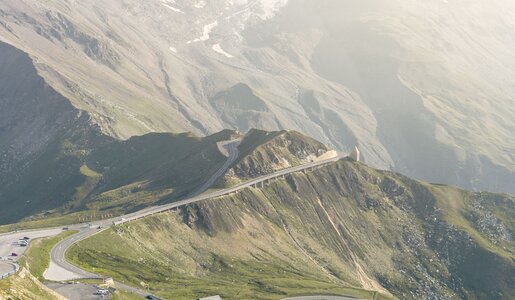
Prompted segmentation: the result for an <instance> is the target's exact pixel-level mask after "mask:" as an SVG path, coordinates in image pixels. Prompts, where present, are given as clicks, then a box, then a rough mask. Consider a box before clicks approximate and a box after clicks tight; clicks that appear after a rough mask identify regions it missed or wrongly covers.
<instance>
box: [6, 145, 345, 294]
mask: <svg viewBox="0 0 515 300" xmlns="http://www.w3.org/2000/svg"><path fill="white" fill-rule="evenodd" d="M239 142H240V141H239V140H235V141H230V142H227V143H225V144H223V145H222V146H223V147H225V149H226V150H227V152H226V153H227V155H228V158H227V161H226V162H225V163H224V164H223V166H222V167H221V168H220V169H218V170H217V171H216V173H214V174H213V175H212V176H211V177H210V178H209V179H208V180H207V181H206V182H205V183H204V184H202V186H200V187H199V188H198V189H197V190H196V191H195V192H193V193H192V194H191V195H190V196H189V197H188V198H187V199H184V200H180V201H177V202H173V203H169V204H164V205H159V206H152V207H147V208H145V209H142V210H140V211H137V212H134V213H130V214H126V215H123V216H120V217H116V218H112V219H106V220H101V221H95V222H94V225H85V224H76V225H71V226H67V227H68V229H69V230H78V231H79V232H78V233H77V234H74V235H72V236H70V237H68V238H66V239H64V240H62V241H60V242H59V243H58V244H56V245H55V246H54V248H53V249H52V250H51V253H50V266H49V268H48V269H47V271H46V272H45V274H44V276H45V278H46V279H48V280H54V281H63V280H74V279H81V278H102V276H100V275H98V274H94V273H91V272H88V271H85V270H83V269H81V268H79V267H77V266H75V265H72V264H70V263H69V262H67V261H66V258H65V253H66V251H67V250H68V249H69V248H70V247H71V246H72V245H74V244H75V243H77V242H78V241H80V240H83V239H85V238H88V237H91V236H93V235H95V234H97V233H99V232H101V231H103V230H105V229H107V228H109V227H111V226H113V225H119V224H123V223H126V222H129V221H134V220H138V219H141V218H144V217H147V216H150V215H153V214H157V213H160V212H164V211H167V210H171V209H174V208H178V207H181V206H184V205H188V204H192V203H196V202H199V201H204V200H208V199H213V198H217V197H221V196H225V195H229V194H232V193H236V192H238V191H241V190H243V189H246V188H249V187H260V186H262V185H264V184H265V183H268V182H270V181H271V180H273V179H276V178H283V177H284V176H286V175H288V174H291V173H295V172H301V171H307V170H310V169H313V168H316V167H320V166H323V165H326V164H329V163H332V162H336V161H338V160H339V159H341V158H343V157H344V155H337V154H335V155H334V156H332V157H329V158H327V159H322V160H319V161H313V162H309V163H306V164H303V165H300V166H296V167H291V168H287V169H283V170H281V171H277V172H275V173H273V174H268V175H264V176H260V177H257V178H254V179H251V180H249V181H247V182H244V183H241V184H239V185H236V186H234V187H231V188H227V189H222V190H219V191H215V192H212V193H208V194H202V192H204V191H205V190H207V189H208V188H209V187H210V186H211V185H212V184H213V183H214V182H215V181H216V179H218V178H219V177H220V176H222V175H223V174H224V173H225V172H226V171H227V169H228V168H229V167H230V166H231V165H232V164H233V163H234V161H235V160H236V159H237V158H238V154H239V153H238V149H237V146H238V145H239ZM52 230H55V229H52ZM38 231H41V229H40V230H38ZM30 232H31V231H24V234H26V235H28V234H30ZM34 232H36V230H34ZM11 234H14V233H11ZM11 234H7V236H9V235H11ZM56 234H57V233H56ZM116 285H117V286H118V287H120V288H122V289H125V290H128V291H130V292H133V293H135V294H138V295H141V296H145V295H147V293H145V292H143V291H140V290H138V289H135V288H133V287H130V286H127V285H125V284H122V283H118V282H117V283H116Z"/></svg>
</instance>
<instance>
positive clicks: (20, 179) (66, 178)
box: [0, 130, 227, 226]
mask: <svg viewBox="0 0 515 300" xmlns="http://www.w3.org/2000/svg"><path fill="white" fill-rule="evenodd" d="M225 138H227V134H224V133H223V132H222V133H220V134H216V135H214V136H210V137H205V138H199V137H196V136H193V135H191V134H186V133H185V134H169V133H152V134H147V135H144V136H140V137H133V138H130V139H129V140H126V141H119V140H115V139H111V138H107V137H106V136H102V135H99V134H97V133H95V132H94V131H93V130H91V131H84V132H82V131H72V134H70V136H67V135H65V136H63V137H61V138H60V139H58V140H56V141H55V142H54V143H53V144H52V145H50V146H49V147H48V148H46V149H45V151H44V152H43V153H42V154H41V155H39V156H38V157H37V158H30V159H29V160H27V161H26V162H23V164H24V168H21V169H20V171H16V172H14V173H13V177H12V178H11V179H10V180H9V181H7V182H6V184H5V185H3V186H2V189H1V190H0V192H1V195H2V197H1V200H0V201H1V202H5V201H8V202H9V203H11V204H12V205H9V206H6V208H5V209H2V211H1V212H0V223H4V224H5V223H12V222H18V221H22V222H24V224H26V225H28V224H38V223H41V225H42V226H43V225H54V223H55V224H59V223H67V222H78V221H81V220H84V219H88V218H89V219H91V218H92V219H96V218H101V217H105V216H106V215H115V214H122V213H125V212H129V211H134V210H137V209H139V208H141V207H144V206H148V205H150V204H154V203H163V202H170V201H172V200H174V199H177V198H180V197H184V196H185V195H187V194H188V193H190V192H192V191H193V190H194V189H195V188H197V187H198V186H199V184H200V183H201V182H203V181H205V180H206V179H207V178H209V176H211V174H213V173H214V172H215V171H216V170H217V169H218V168H219V167H220V166H221V165H222V164H223V163H224V162H225V160H226V157H225V156H223V155H222V154H221V153H220V152H219V150H218V149H217V145H216V143H217V142H218V141H220V140H221V139H225ZM2 204H6V203H2ZM38 220H39V221H38Z"/></svg>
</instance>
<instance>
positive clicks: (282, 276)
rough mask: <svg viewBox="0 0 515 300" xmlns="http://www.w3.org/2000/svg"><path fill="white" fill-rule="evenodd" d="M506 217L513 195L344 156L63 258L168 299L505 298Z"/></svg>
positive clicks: (90, 243)
mask: <svg viewBox="0 0 515 300" xmlns="http://www.w3.org/2000/svg"><path fill="white" fill-rule="evenodd" d="M514 215H515V199H514V198H513V197H512V196H508V195H499V194H489V193H471V192H466V191H463V190H460V189H457V188H454V187H449V186H443V185H432V184H428V183H423V182H418V181H415V180H412V179H409V178H407V177H404V176H401V175H398V174H395V173H391V172H385V171H377V170H375V169H371V168H369V167H367V166H365V165H363V164H361V163H353V162H350V161H346V160H341V161H339V162H337V163H334V164H332V165H330V166H326V167H323V168H319V169H316V170H315V171H313V172H310V173H308V174H302V173H295V174H293V175H290V176H287V177H286V179H281V180H277V181H274V182H272V183H271V184H270V185H269V186H267V187H265V188H264V189H253V188H252V189H246V190H244V191H242V192H240V193H238V194H235V195H231V196H227V197H222V198H218V199H213V200H209V201H204V202H202V203H198V204H194V205H190V206H187V207H184V208H182V209H181V210H180V211H178V212H167V213H162V214H159V215H156V216H152V217H148V218H145V219H142V220H138V221H135V222H131V223H128V224H124V225H122V226H117V227H114V228H111V229H109V230H106V231H104V232H102V233H101V234H99V235H97V236H95V237H92V238H89V239H87V240H84V241H82V242H80V243H79V244H78V245H76V246H75V247H74V248H72V249H71V251H70V252H69V253H68V254H69V256H70V258H71V259H72V260H73V261H74V262H75V263H77V264H79V265H81V266H83V267H85V268H88V269H91V268H95V271H97V272H100V273H102V274H105V275H109V276H114V277H115V278H117V279H119V280H121V281H125V282H129V283H131V284H134V285H141V284H145V285H148V286H149V287H150V288H151V289H152V290H153V291H155V293H156V294H158V295H161V296H163V297H165V298H173V299H191V298H195V297H199V296H203V295H209V294H220V295H222V297H223V298H224V299H256V298H258V299H280V298H284V297H286V296H293V295H300V294H321V293H322V294H347V295H355V296H357V297H360V298H364V299H372V298H373V297H376V298H375V299H380V298H385V297H389V296H388V295H392V297H397V298H399V299H460V298H467V299H510V297H511V295H513V294H514V293H515V291H514V288H513V284H512V283H513V282H512V280H513V278H514V276H515V264H514V259H515V250H514V249H515V247H514V242H513V234H514V227H513V219H514V218H513V216H514ZM129 249H130V250H129ZM353 288H360V289H366V290H373V291H378V292H379V293H378V294H374V293H368V292H366V291H363V290H357V289H353ZM379 294H380V295H381V296H380V295H379ZM374 295H375V296H374Z"/></svg>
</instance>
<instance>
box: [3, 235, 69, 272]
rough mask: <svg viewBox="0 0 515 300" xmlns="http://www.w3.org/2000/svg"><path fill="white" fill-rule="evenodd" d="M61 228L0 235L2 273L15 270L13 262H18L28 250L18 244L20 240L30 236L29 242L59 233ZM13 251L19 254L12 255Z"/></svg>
mask: <svg viewBox="0 0 515 300" xmlns="http://www.w3.org/2000/svg"><path fill="white" fill-rule="evenodd" d="M60 232H61V229H55V228H53V229H41V230H27V231H18V232H10V233H5V234H1V235H0V275H2V274H5V273H7V272H10V271H12V270H13V265H12V264H11V263H16V262H17V261H18V259H19V258H20V256H21V255H22V254H23V253H24V252H25V251H26V250H27V247H21V246H19V245H18V243H17V242H18V240H19V239H21V238H23V237H28V238H30V239H29V243H30V241H31V240H32V239H36V238H42V237H47V236H53V235H56V234H59V233H60ZM12 253H16V254H18V256H11V254H12Z"/></svg>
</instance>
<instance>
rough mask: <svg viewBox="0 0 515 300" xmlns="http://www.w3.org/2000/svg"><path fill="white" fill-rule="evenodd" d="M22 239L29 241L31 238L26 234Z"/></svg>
mask: <svg viewBox="0 0 515 300" xmlns="http://www.w3.org/2000/svg"><path fill="white" fill-rule="evenodd" d="M22 240H25V241H28V240H30V237H28V236H24V237H23V238H22Z"/></svg>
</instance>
